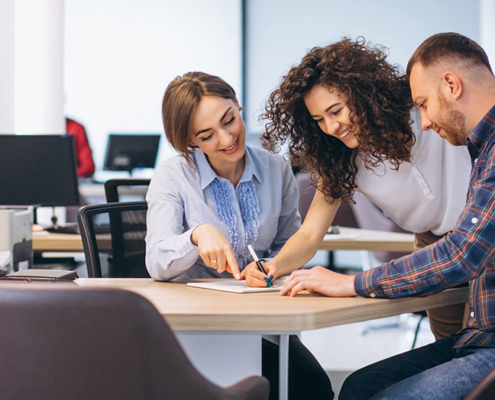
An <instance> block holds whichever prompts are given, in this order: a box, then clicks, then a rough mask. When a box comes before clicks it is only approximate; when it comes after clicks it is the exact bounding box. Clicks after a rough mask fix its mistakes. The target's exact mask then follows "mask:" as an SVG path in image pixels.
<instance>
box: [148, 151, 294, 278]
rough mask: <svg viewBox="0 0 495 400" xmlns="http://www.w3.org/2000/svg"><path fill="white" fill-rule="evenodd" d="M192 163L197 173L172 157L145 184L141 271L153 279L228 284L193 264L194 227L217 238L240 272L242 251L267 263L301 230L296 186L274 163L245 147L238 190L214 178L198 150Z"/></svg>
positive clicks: (277, 160) (245, 257)
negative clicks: (144, 267)
mask: <svg viewBox="0 0 495 400" xmlns="http://www.w3.org/2000/svg"><path fill="white" fill-rule="evenodd" d="M194 162H195V165H196V166H197V168H193V167H191V166H190V165H188V163H187V162H186V160H185V159H184V158H183V157H182V156H175V157H172V158H170V159H168V160H166V161H165V162H163V163H162V164H161V165H160V166H159V167H158V168H157V170H156V171H155V174H154V176H153V179H152V180H151V184H150V187H149V189H148V194H147V196H146V200H147V202H148V207H149V209H148V217H147V235H146V265H147V268H148V271H149V273H150V275H151V276H152V277H153V278H154V279H157V280H170V279H173V278H176V277H181V278H219V277H222V278H231V277H232V275H231V274H230V273H228V272H223V273H221V274H219V273H218V272H216V270H214V269H213V268H210V267H207V266H206V265H205V264H204V263H203V260H202V259H201V257H199V251H198V248H197V247H196V246H194V245H193V244H192V242H191V233H192V231H193V230H194V228H196V227H197V226H198V225H201V224H210V225H213V226H214V227H215V228H217V229H218V230H219V231H220V232H222V234H223V235H224V236H225V237H226V238H227V239H228V240H229V241H230V242H231V245H232V247H233V250H234V254H235V256H236V259H237V262H238V264H239V268H240V269H241V270H242V269H243V268H245V267H246V265H248V264H249V263H250V262H252V259H251V257H250V255H249V253H248V252H247V251H246V246H247V244H250V243H252V244H253V247H254V249H255V251H256V253H257V254H258V256H259V257H260V258H261V257H264V258H273V257H274V256H275V255H276V254H277V253H278V252H279V251H280V249H281V248H282V246H283V245H284V243H285V242H286V241H287V239H289V237H291V236H292V235H293V234H294V233H295V232H296V231H297V230H298V229H299V226H300V224H301V218H300V216H299V213H298V211H297V203H298V190H297V184H296V181H295V179H294V175H293V173H292V170H291V168H290V166H289V164H288V163H287V162H286V161H284V160H283V159H282V157H280V156H279V155H276V154H272V153H269V152H268V151H266V150H264V149H259V148H250V147H248V146H246V156H245V167H244V172H243V174H242V177H241V180H240V181H239V184H238V185H237V187H236V188H234V186H233V185H232V184H231V183H230V182H229V181H228V180H227V179H224V178H221V177H219V176H218V175H217V174H216V173H215V171H213V169H212V168H211V166H210V164H209V163H208V160H207V159H206V156H205V155H204V153H203V152H202V151H201V150H199V149H197V150H196V152H195V154H194ZM217 200H218V201H217ZM219 214H221V215H219ZM243 218H244V219H243Z"/></svg>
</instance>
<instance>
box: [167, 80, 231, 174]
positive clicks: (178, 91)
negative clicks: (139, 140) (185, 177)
mask: <svg viewBox="0 0 495 400" xmlns="http://www.w3.org/2000/svg"><path fill="white" fill-rule="evenodd" d="M204 96H218V97H223V98H225V99H230V100H233V101H235V102H237V98H236V95H235V91H234V89H233V88H232V86H230V85H229V84H228V83H227V82H225V81H224V80H223V79H222V78H219V77H218V76H215V75H209V74H206V73H204V72H188V73H186V74H184V75H183V76H178V77H176V78H175V79H174V80H173V81H172V82H170V84H169V85H168V86H167V89H166V90H165V95H164V96H163V102H162V118H163V127H164V129H165V135H166V137H167V139H168V141H169V142H170V145H171V146H172V147H173V148H174V149H175V150H177V151H178V152H179V153H180V154H181V155H182V156H183V157H184V158H185V159H186V160H187V161H188V163H189V164H191V165H192V158H191V156H192V154H193V150H192V148H191V145H190V139H189V127H190V125H191V119H192V117H193V115H194V113H195V112H196V110H197V109H198V105H199V103H200V102H201V99H202V98H203V97H204Z"/></svg>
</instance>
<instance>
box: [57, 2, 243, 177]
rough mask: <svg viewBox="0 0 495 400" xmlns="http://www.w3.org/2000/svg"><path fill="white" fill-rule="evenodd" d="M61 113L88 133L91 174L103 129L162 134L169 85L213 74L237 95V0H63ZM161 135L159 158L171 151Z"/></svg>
mask: <svg viewBox="0 0 495 400" xmlns="http://www.w3.org/2000/svg"><path fill="white" fill-rule="evenodd" d="M64 42H65V100H66V107H65V109H66V113H67V115H69V116H71V117H73V118H74V119H76V120H78V121H80V122H82V123H83V124H84V125H85V126H86V129H87V131H88V135H89V139H90V144H91V147H92V148H93V155H94V159H95V162H96V164H97V169H98V168H100V169H101V168H102V164H103V158H104V153H105V149H106V141H107V135H108V133H110V132H114V133H115V132H129V133H131V132H136V133H139V132H141V133H153V132H158V133H163V127H162V122H161V101H162V97H163V93H164V91H165V88H166V86H167V85H168V83H169V82H170V81H171V80H172V79H173V78H174V77H175V76H177V75H182V74H184V73H185V72H188V71H193V70H196V71H204V72H208V73H211V74H215V75H219V76H221V77H222V78H224V79H225V80H226V81H227V82H229V83H230V84H231V85H232V86H233V87H234V89H235V90H236V91H237V92H238V94H239V95H240V94H241V93H240V91H241V69H240V65H241V64H240V45H241V31H240V2H239V1H238V0H208V1H202V0H181V1H176V0H119V1H115V0H114V1H111V0H84V1H81V0H65V34H64ZM164 139H165V137H164V136H163V137H162V146H161V152H160V155H159V161H160V160H163V159H165V158H166V157H169V156H170V155H172V154H174V152H173V151H172V150H171V149H170V148H169V147H168V145H166V141H165V140H164Z"/></svg>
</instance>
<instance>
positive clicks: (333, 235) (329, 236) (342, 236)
mask: <svg viewBox="0 0 495 400" xmlns="http://www.w3.org/2000/svg"><path fill="white" fill-rule="evenodd" d="M357 237H358V234H357V233H330V234H327V235H325V239H324V240H339V239H340V240H342V239H356V238H357Z"/></svg>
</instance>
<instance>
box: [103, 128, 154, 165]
mask: <svg viewBox="0 0 495 400" xmlns="http://www.w3.org/2000/svg"><path fill="white" fill-rule="evenodd" d="M160 137H161V135H160V134H116V133H111V134H109V135H108V143H107V151H106V154H105V162H104V165H103V169H105V170H110V171H128V172H129V174H132V170H133V169H135V168H155V164H156V157H157V154H158V146H159V144H160Z"/></svg>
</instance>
